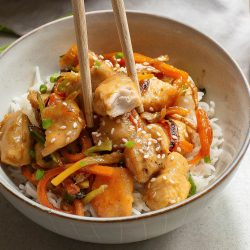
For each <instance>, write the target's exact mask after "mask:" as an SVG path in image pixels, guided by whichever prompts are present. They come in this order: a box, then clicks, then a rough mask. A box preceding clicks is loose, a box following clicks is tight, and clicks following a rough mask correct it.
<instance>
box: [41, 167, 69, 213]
mask: <svg viewBox="0 0 250 250" xmlns="http://www.w3.org/2000/svg"><path fill="white" fill-rule="evenodd" d="M63 170H64V168H62V167H58V168H53V169H51V170H49V171H47V172H46V173H45V175H44V176H43V178H42V179H41V180H40V181H39V182H38V185H37V196H38V201H39V203H41V204H42V205H44V206H46V207H48V208H52V209H55V210H59V209H58V208H56V207H54V206H53V205H52V204H51V203H50V202H49V199H48V196H47V186H48V184H49V183H50V180H51V179H52V178H54V177H55V176H56V175H58V174H60V173H61V172H62V171H63Z"/></svg>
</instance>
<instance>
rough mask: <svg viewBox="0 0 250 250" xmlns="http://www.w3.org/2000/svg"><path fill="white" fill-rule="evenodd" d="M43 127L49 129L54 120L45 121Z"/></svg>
mask: <svg viewBox="0 0 250 250" xmlns="http://www.w3.org/2000/svg"><path fill="white" fill-rule="evenodd" d="M42 125H43V128H44V129H48V128H49V127H50V126H51V125H52V120H51V119H43V120H42Z"/></svg>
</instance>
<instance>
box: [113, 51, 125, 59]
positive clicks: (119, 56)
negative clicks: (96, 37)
mask: <svg viewBox="0 0 250 250" xmlns="http://www.w3.org/2000/svg"><path fill="white" fill-rule="evenodd" d="M123 57H124V55H123V53H122V52H117V53H116V54H115V58H116V59H121V58H123Z"/></svg>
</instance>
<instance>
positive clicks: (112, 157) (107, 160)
mask: <svg viewBox="0 0 250 250" xmlns="http://www.w3.org/2000/svg"><path fill="white" fill-rule="evenodd" d="M122 157H123V155H122V154H121V153H111V154H106V155H101V156H100V155H98V156H89V157H86V158H85V159H83V160H80V161H78V162H76V163H74V164H73V165H71V166H70V167H68V168H67V169H65V170H64V171H63V172H62V173H61V174H59V175H58V176H56V177H55V178H54V179H53V180H52V181H51V183H52V184H53V185H54V186H58V185H59V184H60V183H61V182H62V181H63V180H65V179H66V178H67V177H68V176H70V175H71V174H73V173H75V172H76V171H77V170H79V169H81V168H83V167H86V166H87V165H92V164H115V163H119V161H120V160H121V159H122Z"/></svg>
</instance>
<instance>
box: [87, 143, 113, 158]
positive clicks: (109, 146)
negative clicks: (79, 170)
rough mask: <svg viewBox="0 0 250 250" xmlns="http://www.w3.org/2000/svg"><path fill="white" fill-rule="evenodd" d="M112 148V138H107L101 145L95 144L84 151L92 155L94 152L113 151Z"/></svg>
mask: <svg viewBox="0 0 250 250" xmlns="http://www.w3.org/2000/svg"><path fill="white" fill-rule="evenodd" d="M111 150H112V142H111V141H110V140H105V141H104V142H102V143H101V144H100V145H95V146H93V147H91V148H88V149H86V150H85V151H84V154H85V155H86V156H90V155H92V154H93V153H97V152H102V151H111Z"/></svg>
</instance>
